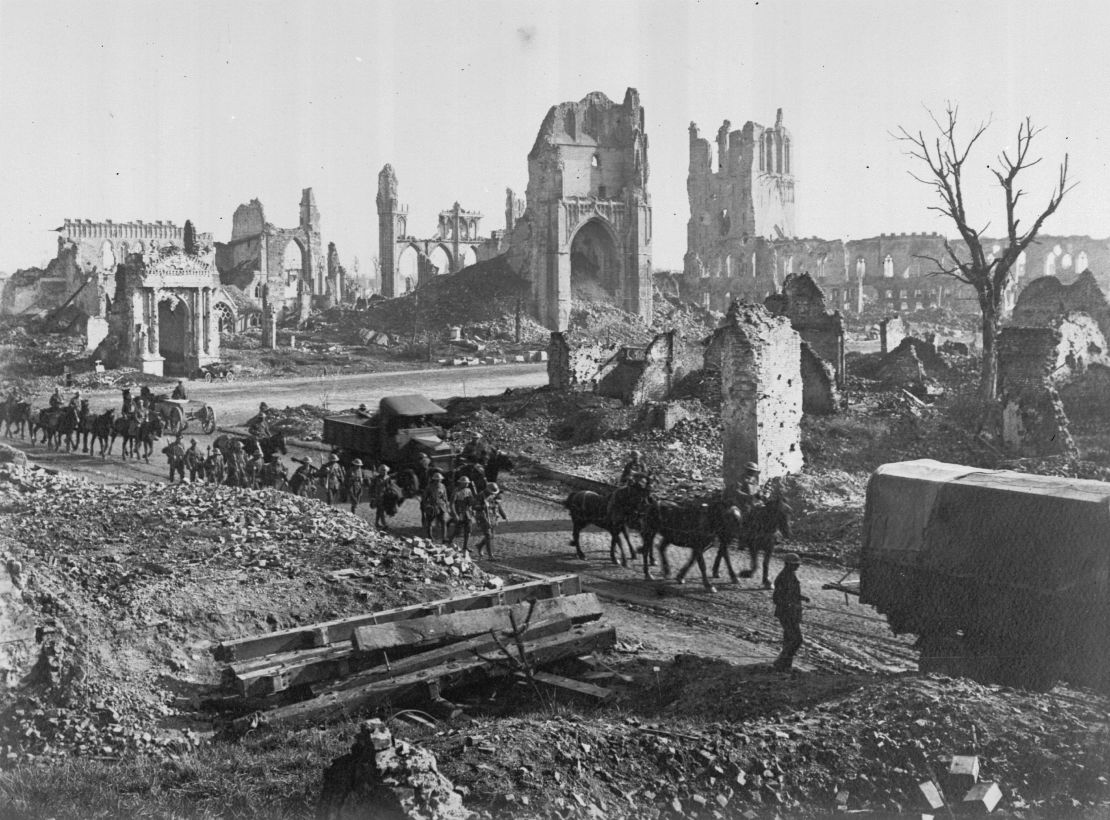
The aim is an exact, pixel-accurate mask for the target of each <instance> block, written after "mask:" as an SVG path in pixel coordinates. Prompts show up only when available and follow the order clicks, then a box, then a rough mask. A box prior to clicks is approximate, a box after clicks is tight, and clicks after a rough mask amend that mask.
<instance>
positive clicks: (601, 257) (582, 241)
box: [570, 217, 622, 305]
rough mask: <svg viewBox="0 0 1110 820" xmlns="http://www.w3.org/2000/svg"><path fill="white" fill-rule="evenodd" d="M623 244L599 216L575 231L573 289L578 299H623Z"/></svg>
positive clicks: (572, 252)
mask: <svg viewBox="0 0 1110 820" xmlns="http://www.w3.org/2000/svg"><path fill="white" fill-rule="evenodd" d="M619 248H620V244H619V243H618V241H617V237H616V235H615V234H614V233H613V229H612V227H611V226H610V225H609V224H608V223H606V222H605V221H604V220H602V219H601V218H599V217H595V218H593V219H589V220H587V221H586V222H584V223H582V225H581V226H580V227H579V228H578V230H577V231H575V233H574V236H573V238H572V239H571V242H570V288H571V296H572V298H575V299H604V300H606V301H610V302H614V303H616V304H618V305H621V304H622V301H621V256H620V250H619Z"/></svg>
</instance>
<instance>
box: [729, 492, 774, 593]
mask: <svg viewBox="0 0 1110 820" xmlns="http://www.w3.org/2000/svg"><path fill="white" fill-rule="evenodd" d="M790 512H791V510H790V505H788V504H787V503H786V501H784V500H783V498H782V496H781V495H779V494H777V493H776V494H775V495H772V496H771V498H769V499H768V500H766V501H764V502H763V503H762V504H757V505H756V506H755V507H754V508H753V509H752V511H751V512H749V513H748V514H747V515H746V516H744V522H743V525H742V526H741V528H740V533H739V542H740V543H739V546H741V547H744V546H746V547H747V548H748V555H749V556H750V557H751V568H750V569H746V570H744V571H743V572H741V573H740V577H741V578H751V577H752V576H754V575H755V569H756V563H757V562H756V556H757V554H758V553H763V587H764V589H770V588H771V579H770V578H769V577H768V570H769V566H770V563H771V553H773V552H774V551H775V541H776V538H775V534H776V533H782V536H783V538H789V537H790ZM721 557H722V556H721V553H717V560H715V561H714V562H713V577H714V578H716V577H718V572H719V570H720V568H721ZM726 557H727V554H726Z"/></svg>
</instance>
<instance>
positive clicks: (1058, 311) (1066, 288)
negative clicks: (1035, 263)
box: [1011, 271, 1110, 339]
mask: <svg viewBox="0 0 1110 820" xmlns="http://www.w3.org/2000/svg"><path fill="white" fill-rule="evenodd" d="M1074 312H1080V313H1086V314H1087V315H1089V316H1091V317H1092V318H1093V319H1094V320H1095V321H1096V322H1097V323H1098V326H1099V328H1100V330H1101V331H1102V335H1103V336H1105V337H1106V338H1108V339H1110V303H1108V302H1107V300H1106V295H1105V294H1104V293H1103V292H1102V288H1100V287H1099V284H1098V282H1097V281H1096V280H1095V276H1094V274H1093V273H1091V272H1090V271H1087V272H1085V273H1083V274H1081V275H1080V276H1079V277H1078V278H1077V279H1076V280H1075V281H1074V282H1072V283H1071V284H1070V285H1065V284H1064V283H1063V282H1061V281H1060V280H1059V279H1057V278H1056V277H1054V276H1042V277H1041V278H1040V279H1035V280H1033V281H1032V282H1030V283H1029V285H1028V286H1027V287H1026V288H1025V289H1024V290H1023V291H1022V292H1021V295H1020V296H1018V300H1017V304H1016V305H1014V311H1013V315H1012V319H1011V321H1012V323H1013V324H1014V325H1017V326H1021V327H1054V326H1055V325H1056V324H1057V323H1058V321H1059V320H1060V319H1061V318H1063V317H1064V316H1067V315H1068V314H1069V313H1074Z"/></svg>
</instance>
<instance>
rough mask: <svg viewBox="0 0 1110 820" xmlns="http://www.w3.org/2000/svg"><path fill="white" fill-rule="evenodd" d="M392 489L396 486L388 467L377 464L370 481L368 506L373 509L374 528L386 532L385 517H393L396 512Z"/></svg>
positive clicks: (395, 501)
mask: <svg viewBox="0 0 1110 820" xmlns="http://www.w3.org/2000/svg"><path fill="white" fill-rule="evenodd" d="M394 488H396V484H395V483H394V481H393V477H392V476H391V475H390V474H389V465H387V464H379V465H378V469H377V470H375V471H374V477H373V478H372V479H370V506H371V507H373V508H374V526H376V527H377V528H378V529H379V530H388V529H389V521H388V519H387V516H390V515H395V514H396V512H397V499H396V498H394V497H393V496H394V495H395V493H394V492H393V490H394ZM399 493H400V489H399V488H397V494H399ZM391 510H392V512H391Z"/></svg>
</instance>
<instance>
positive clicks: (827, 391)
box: [801, 341, 840, 415]
mask: <svg viewBox="0 0 1110 820" xmlns="http://www.w3.org/2000/svg"><path fill="white" fill-rule="evenodd" d="M801 371H802V411H803V412H806V413H812V414H814V415H829V414H831V413H835V412H836V411H837V410H838V409H840V392H839V391H838V390H837V389H836V374H835V373H834V372H833V368H832V365H831V364H829V363H828V362H827V361H825V360H824V359H822V358H821V357H820V356H818V355H817V354H816V353H814V352H813V348H811V347H810V346H809V344H808V343H807V342H805V341H803V342H802V343H801Z"/></svg>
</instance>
